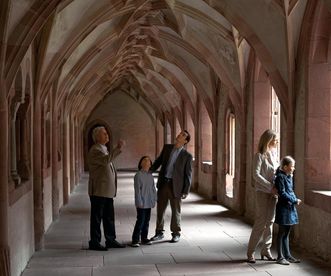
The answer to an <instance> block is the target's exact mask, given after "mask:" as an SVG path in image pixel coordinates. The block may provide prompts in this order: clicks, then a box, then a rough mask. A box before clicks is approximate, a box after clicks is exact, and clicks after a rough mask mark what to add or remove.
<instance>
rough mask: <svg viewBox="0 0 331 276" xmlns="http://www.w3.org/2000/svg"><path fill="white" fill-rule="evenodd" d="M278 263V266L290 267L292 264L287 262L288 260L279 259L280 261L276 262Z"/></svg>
mask: <svg viewBox="0 0 331 276" xmlns="http://www.w3.org/2000/svg"><path fill="white" fill-rule="evenodd" d="M276 263H277V264H280V265H289V264H290V262H289V261H287V260H286V259H278V260H277V261H276Z"/></svg>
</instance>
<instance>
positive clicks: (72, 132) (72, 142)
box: [69, 116, 75, 192]
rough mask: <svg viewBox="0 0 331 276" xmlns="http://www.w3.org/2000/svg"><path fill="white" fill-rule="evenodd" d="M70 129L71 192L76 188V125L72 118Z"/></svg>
mask: <svg viewBox="0 0 331 276" xmlns="http://www.w3.org/2000/svg"><path fill="white" fill-rule="evenodd" d="M69 122H70V123H69V124H70V129H69V131H70V132H69V133H70V134H69V141H70V142H69V150H70V154H69V156H70V192H72V191H73V189H74V188H75V156H74V154H75V139H74V137H75V129H74V128H75V124H74V123H73V122H72V116H70V119H69Z"/></svg>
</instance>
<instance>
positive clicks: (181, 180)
mask: <svg viewBox="0 0 331 276" xmlns="http://www.w3.org/2000/svg"><path fill="white" fill-rule="evenodd" d="M174 146H175V145H174V144H165V145H164V147H163V149H162V152H161V153H160V155H159V157H158V158H157V159H156V160H155V161H154V163H153V165H152V167H151V171H152V172H154V171H156V170H157V169H158V168H159V167H160V166H161V170H160V173H159V178H158V181H157V188H158V189H160V188H162V186H163V185H164V184H165V170H166V168H167V164H168V161H169V157H170V154H171V151H172V149H173V148H174ZM192 159H193V158H192V155H191V154H190V153H189V152H188V151H186V150H185V149H184V148H183V149H182V151H181V152H180V153H179V155H178V158H177V160H176V162H175V165H174V171H173V176H172V185H173V192H174V196H175V198H180V197H181V196H182V194H188V193H189V191H190V188H191V182H192Z"/></svg>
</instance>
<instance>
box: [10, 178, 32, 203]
mask: <svg viewBox="0 0 331 276" xmlns="http://www.w3.org/2000/svg"><path fill="white" fill-rule="evenodd" d="M10 189H11V190H10V192H9V206H12V205H13V204H14V203H15V202H17V201H18V200H19V199H20V198H21V197H22V196H24V195H25V194H26V193H28V192H29V191H30V190H31V189H32V185H31V181H30V180H28V181H25V182H23V183H22V184H21V185H20V186H18V187H16V188H12V187H11V188H10Z"/></svg>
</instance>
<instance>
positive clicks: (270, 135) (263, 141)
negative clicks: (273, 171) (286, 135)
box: [258, 129, 277, 154]
mask: <svg viewBox="0 0 331 276" xmlns="http://www.w3.org/2000/svg"><path fill="white" fill-rule="evenodd" d="M276 138H277V133H276V132H275V131H273V130H272V129H267V130H266V131H264V132H263V133H262V135H261V137H260V141H259V146H258V151H259V153H261V154H264V153H266V152H267V150H268V145H269V143H270V142H271V141H272V140H275V139H276Z"/></svg>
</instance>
